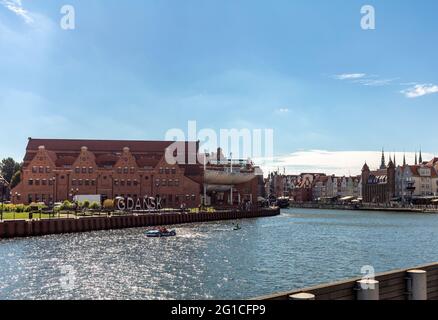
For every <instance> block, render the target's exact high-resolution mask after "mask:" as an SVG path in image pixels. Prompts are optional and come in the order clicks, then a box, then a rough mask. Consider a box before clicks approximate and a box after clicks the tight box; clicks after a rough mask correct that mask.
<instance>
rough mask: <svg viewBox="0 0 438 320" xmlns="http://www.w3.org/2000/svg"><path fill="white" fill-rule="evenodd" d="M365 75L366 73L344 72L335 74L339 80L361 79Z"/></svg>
mask: <svg viewBox="0 0 438 320" xmlns="http://www.w3.org/2000/svg"><path fill="white" fill-rule="evenodd" d="M365 76H366V74H365V73H343V74H337V75H335V76H334V78H335V79H338V80H352V79H360V78H363V77H365Z"/></svg>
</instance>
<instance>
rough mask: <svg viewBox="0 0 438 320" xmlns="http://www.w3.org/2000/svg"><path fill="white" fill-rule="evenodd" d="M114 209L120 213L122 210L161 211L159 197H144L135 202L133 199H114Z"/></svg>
mask: <svg viewBox="0 0 438 320" xmlns="http://www.w3.org/2000/svg"><path fill="white" fill-rule="evenodd" d="M116 208H117V209H118V210H120V211H124V210H160V209H162V205H161V197H160V196H157V197H156V198H152V197H148V196H145V197H144V198H143V199H141V198H138V199H137V201H135V200H134V199H133V198H130V197H128V198H122V197H118V198H116Z"/></svg>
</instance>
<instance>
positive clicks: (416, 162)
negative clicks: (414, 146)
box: [415, 152, 418, 165]
mask: <svg viewBox="0 0 438 320" xmlns="http://www.w3.org/2000/svg"><path fill="white" fill-rule="evenodd" d="M417 164H418V160H417V153H416V152H415V165H417Z"/></svg>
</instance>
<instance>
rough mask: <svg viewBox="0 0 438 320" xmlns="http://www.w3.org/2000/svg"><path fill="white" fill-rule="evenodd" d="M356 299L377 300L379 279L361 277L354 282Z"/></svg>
mask: <svg viewBox="0 0 438 320" xmlns="http://www.w3.org/2000/svg"><path fill="white" fill-rule="evenodd" d="M356 284H357V288H358V291H357V300H360V301H366V300H379V281H377V280H372V279H363V280H359V281H357V282H356Z"/></svg>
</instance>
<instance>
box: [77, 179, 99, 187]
mask: <svg viewBox="0 0 438 320" xmlns="http://www.w3.org/2000/svg"><path fill="white" fill-rule="evenodd" d="M71 184H72V186H83V185H85V186H90V185H91V186H95V185H96V180H94V179H93V180H88V179H86V180H82V179H79V180H76V179H73V180H72V181H71Z"/></svg>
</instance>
